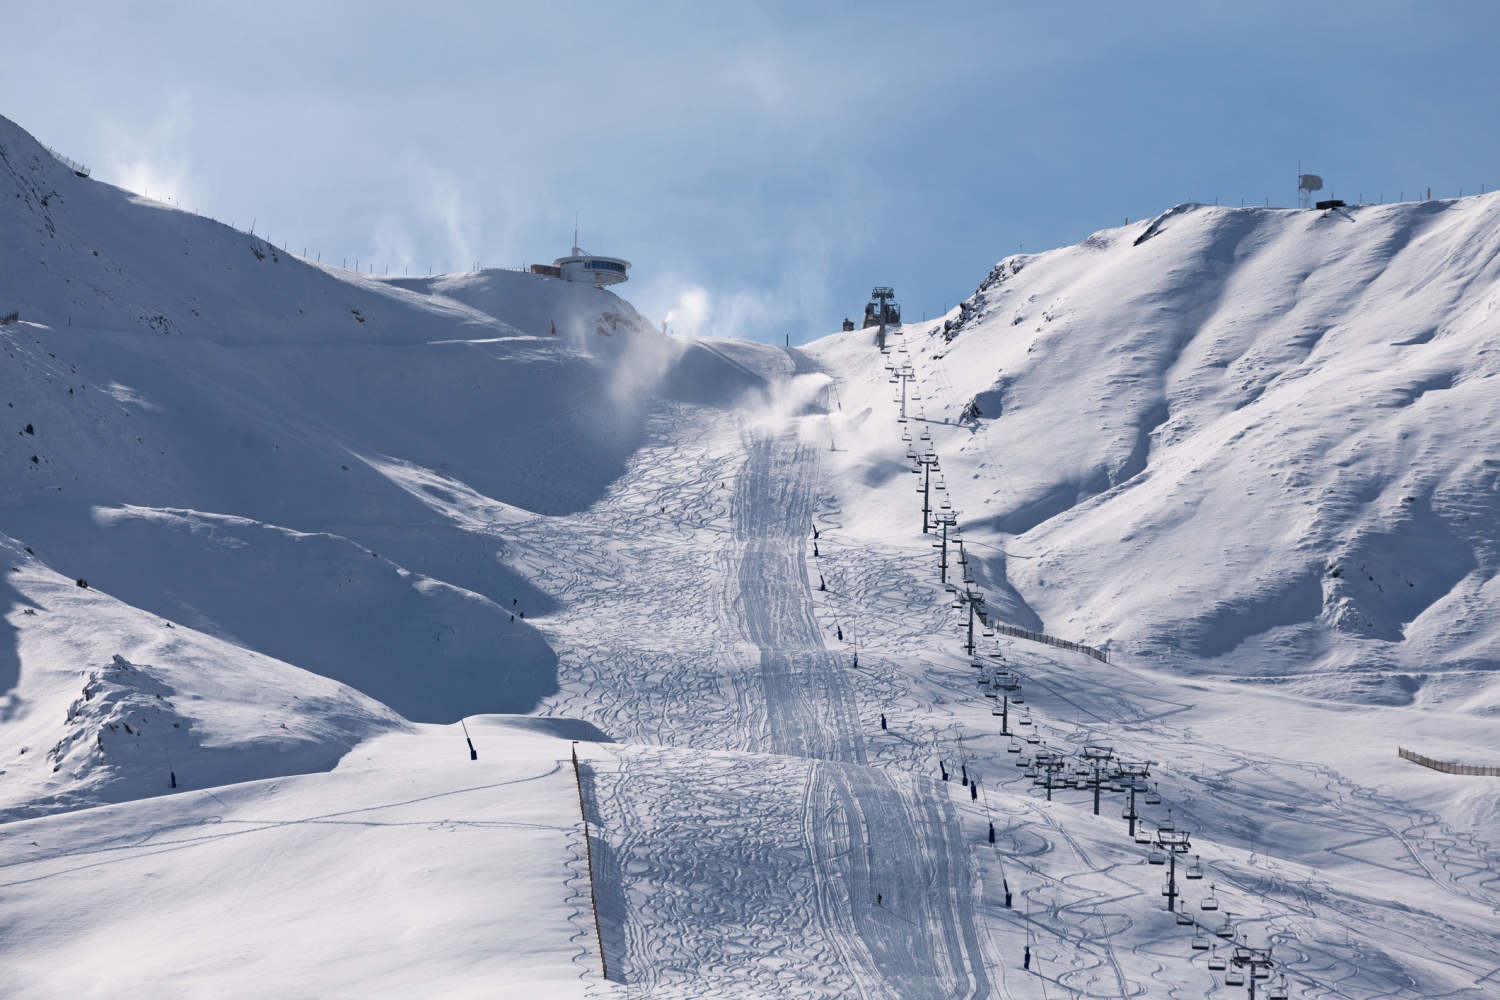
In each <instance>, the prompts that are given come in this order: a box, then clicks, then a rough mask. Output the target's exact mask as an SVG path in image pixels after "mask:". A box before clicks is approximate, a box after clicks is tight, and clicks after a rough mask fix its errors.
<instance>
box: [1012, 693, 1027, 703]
mask: <svg viewBox="0 0 1500 1000" xmlns="http://www.w3.org/2000/svg"><path fill="white" fill-rule="evenodd" d="M1010 703H1011V704H1012V705H1024V704H1026V697H1025V696H1024V695H1023V694H1021V692H1019V691H1017V692H1016V693H1015V694H1013V695H1011V696H1010Z"/></svg>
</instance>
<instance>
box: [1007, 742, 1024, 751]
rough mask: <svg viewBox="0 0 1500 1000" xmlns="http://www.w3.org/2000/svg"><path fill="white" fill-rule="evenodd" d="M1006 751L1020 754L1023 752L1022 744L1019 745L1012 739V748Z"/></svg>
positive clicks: (1009, 747)
mask: <svg viewBox="0 0 1500 1000" xmlns="http://www.w3.org/2000/svg"><path fill="white" fill-rule="evenodd" d="M1006 749H1007V750H1009V751H1010V752H1011V753H1020V752H1021V744H1019V743H1017V742H1016V741H1015V739H1014V738H1012V739H1011V741H1010V746H1008V747H1006Z"/></svg>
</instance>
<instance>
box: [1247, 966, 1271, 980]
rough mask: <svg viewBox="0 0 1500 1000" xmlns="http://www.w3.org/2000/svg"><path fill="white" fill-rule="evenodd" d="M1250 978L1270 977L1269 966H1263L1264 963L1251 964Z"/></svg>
mask: <svg viewBox="0 0 1500 1000" xmlns="http://www.w3.org/2000/svg"><path fill="white" fill-rule="evenodd" d="M1250 978H1251V979H1270V978H1271V970H1270V969H1269V968H1267V967H1266V966H1264V965H1252V966H1250Z"/></svg>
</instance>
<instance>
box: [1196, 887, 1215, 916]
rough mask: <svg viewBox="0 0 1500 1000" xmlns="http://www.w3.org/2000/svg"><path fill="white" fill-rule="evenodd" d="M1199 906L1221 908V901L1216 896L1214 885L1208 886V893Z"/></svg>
mask: <svg viewBox="0 0 1500 1000" xmlns="http://www.w3.org/2000/svg"><path fill="white" fill-rule="evenodd" d="M1198 906H1199V908H1200V909H1204V910H1217V909H1218V908H1219V901H1218V900H1217V899H1215V898H1214V887H1213V886H1209V887H1208V895H1207V896H1204V897H1203V902H1201V903H1199V904H1198Z"/></svg>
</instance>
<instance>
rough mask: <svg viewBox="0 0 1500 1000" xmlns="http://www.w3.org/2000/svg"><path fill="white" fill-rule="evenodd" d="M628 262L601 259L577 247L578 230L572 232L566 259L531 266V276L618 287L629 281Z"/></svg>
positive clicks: (614, 258)
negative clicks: (537, 275)
mask: <svg viewBox="0 0 1500 1000" xmlns="http://www.w3.org/2000/svg"><path fill="white" fill-rule="evenodd" d="M629 270H630V261H628V260H624V259H622V258H620V257H601V256H600V255H598V254H592V253H589V252H588V251H586V250H583V249H582V248H580V247H579V246H578V230H577V229H574V230H573V252H572V253H571V254H569V255H568V256H566V257H559V258H557V259H556V260H554V261H553V262H552V264H551V266H550V267H549V266H548V265H546V264H533V265H531V271H532V273H533V274H545V275H547V276H548V277H550V278H561V279H563V280H564V281H587V282H589V283H590V284H592V285H593V286H594V287H595V288H603V287H604V286H605V285H618V284H619V283H620V282H622V281H629V280H630V275H629V274H628V273H626V272H628V271H629Z"/></svg>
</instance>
